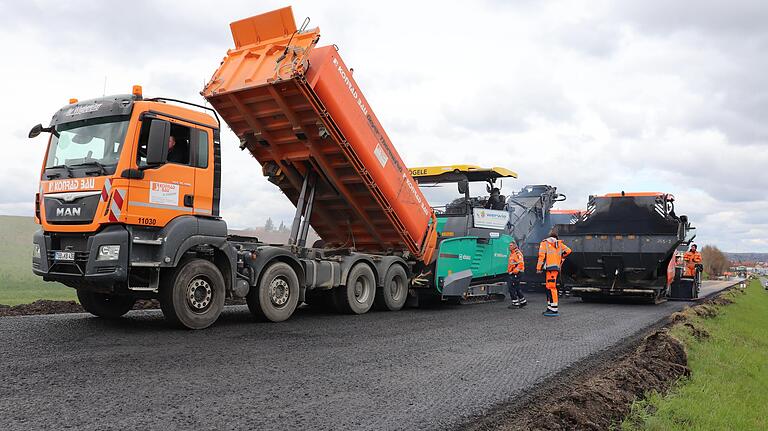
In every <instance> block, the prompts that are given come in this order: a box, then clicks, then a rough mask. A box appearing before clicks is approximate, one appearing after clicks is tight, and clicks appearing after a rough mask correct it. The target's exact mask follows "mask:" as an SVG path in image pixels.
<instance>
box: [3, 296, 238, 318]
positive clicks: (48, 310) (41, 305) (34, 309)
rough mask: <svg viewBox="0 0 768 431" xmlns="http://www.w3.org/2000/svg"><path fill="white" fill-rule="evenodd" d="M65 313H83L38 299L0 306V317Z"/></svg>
mask: <svg viewBox="0 0 768 431" xmlns="http://www.w3.org/2000/svg"><path fill="white" fill-rule="evenodd" d="M244 303H245V301H243V300H230V299H227V300H226V302H225V304H226V305H239V304H244ZM159 308H160V303H159V302H157V300H155V299H139V300H138V301H136V304H134V305H133V309H134V310H152V309H159ZM67 313H85V310H84V309H83V307H81V306H80V304H78V303H77V302H75V301H49V300H47V299H39V300H37V301H35V302H33V303H31V304H21V305H13V306H11V305H4V304H0V317H7V316H27V315H34V314H67Z"/></svg>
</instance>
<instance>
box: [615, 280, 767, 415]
mask: <svg viewBox="0 0 768 431" xmlns="http://www.w3.org/2000/svg"><path fill="white" fill-rule="evenodd" d="M732 299H734V300H735V301H736V303H734V304H731V305H728V306H726V307H723V308H722V310H721V312H720V314H718V315H717V316H716V317H714V318H711V319H701V318H694V319H693V320H692V323H693V324H694V325H695V326H696V327H699V328H703V329H705V330H706V331H708V332H709V334H710V337H709V338H705V339H703V340H697V339H695V338H694V337H693V336H692V335H691V333H690V330H689V329H688V328H686V327H684V326H682V325H677V326H675V327H674V328H673V329H672V334H673V335H674V336H675V337H677V338H678V339H680V340H681V341H682V342H683V343H684V344H685V346H686V349H687V351H688V359H689V366H690V368H691V377H690V379H687V380H684V381H681V382H679V383H678V385H677V386H676V387H675V388H674V389H673V390H672V391H671V392H670V393H669V394H668V395H667V396H661V395H659V394H656V393H654V394H650V395H649V396H648V397H647V398H646V400H644V401H642V402H638V403H635V405H634V406H633V408H632V414H631V415H630V417H629V418H628V419H627V420H625V421H624V422H623V423H622V425H621V429H624V430H637V429H644V430H725V429H728V430H765V429H768V292H766V291H765V290H764V289H763V288H761V286H760V283H759V282H758V281H753V282H752V283H750V285H749V287H748V288H747V293H746V295H734V297H733V298H732Z"/></svg>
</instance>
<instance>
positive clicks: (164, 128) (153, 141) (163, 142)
mask: <svg viewBox="0 0 768 431" xmlns="http://www.w3.org/2000/svg"><path fill="white" fill-rule="evenodd" d="M170 136H171V123H169V122H167V121H163V120H156V119H155V120H152V123H150V125H149V137H148V139H147V166H159V165H162V164H163V163H165V161H166V159H167V158H168V138H169V137H170Z"/></svg>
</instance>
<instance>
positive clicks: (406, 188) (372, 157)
mask: <svg viewBox="0 0 768 431" xmlns="http://www.w3.org/2000/svg"><path fill="white" fill-rule="evenodd" d="M231 28H232V35H233V38H234V41H235V49H233V50H230V51H228V53H227V56H226V57H225V59H224V61H223V62H222V63H221V66H220V67H219V69H218V70H217V71H216V73H215V74H214V75H213V77H212V79H211V81H210V82H209V83H208V84H207V85H206V87H205V89H204V90H203V92H202V94H203V96H204V97H205V98H206V99H207V100H208V101H209V102H210V104H211V105H212V106H213V107H214V108H215V111H214V110H213V109H210V108H206V107H203V106H199V105H195V104H191V103H187V102H182V101H178V100H173V99H165V98H144V97H143V95H142V91H141V88H140V87H138V86H136V87H134V89H133V92H132V94H127V95H119V96H110V97H102V98H98V99H91V100H87V101H77V100H74V99H73V100H71V101H70V104H69V105H67V106H65V107H63V108H61V109H60V110H59V111H58V112H57V113H56V114H55V115H54V117H53V119H52V121H51V123H50V125H49V126H48V127H43V126H42V125H37V126H35V127H34V128H33V129H32V131H31V132H30V138H33V137H35V136H38V135H39V134H40V133H42V132H48V133H50V135H51V136H50V140H49V144H48V149H47V151H46V156H45V161H44V163H43V166H42V169H41V181H40V191H39V193H38V194H37V197H36V206H35V208H36V211H35V218H36V220H37V221H38V223H40V225H41V230H40V231H38V232H37V233H36V234H35V237H34V240H33V241H34V245H33V247H34V248H33V259H32V266H33V271H34V272H35V273H36V274H38V275H40V276H42V277H43V278H44V279H45V280H49V281H58V282H61V283H64V284H66V285H68V286H70V287H73V288H75V289H77V295H78V298H79V300H80V303H81V304H82V305H83V307H84V308H85V309H86V310H87V311H89V312H91V313H93V314H95V315H98V316H102V317H107V318H115V317H119V316H121V315H123V314H125V313H126V312H127V311H128V310H129V309H130V308H131V307H132V306H133V304H134V302H135V301H136V299H138V298H156V299H159V301H160V304H161V307H162V310H163V313H164V315H165V316H166V318H167V319H168V320H169V321H171V322H173V323H176V324H178V325H179V326H182V327H187V328H192V329H199V328H205V327H207V326H209V325H211V324H212V323H213V322H215V321H216V319H217V318H218V316H219V314H220V313H221V311H222V309H223V306H224V300H225V298H245V299H246V300H247V303H248V307H249V309H250V310H251V312H252V313H253V314H254V315H255V316H257V317H259V318H262V319H264V320H270V321H282V320H285V319H287V318H289V317H290V316H291V315H292V314H293V312H294V311H295V309H296V308H297V306H298V305H299V304H301V303H302V302H310V303H313V302H318V303H326V302H331V303H332V304H333V306H334V307H336V308H338V309H340V310H342V311H346V312H349V313H357V314H360V313H365V312H367V311H368V310H369V309H370V308H371V307H372V305H373V304H374V303H377V304H378V305H379V306H380V307H381V308H382V309H388V310H399V309H400V308H402V307H403V305H404V303H405V301H406V298H407V296H408V289H409V278H410V277H411V276H412V274H414V273H416V272H417V271H422V268H423V267H424V266H426V265H429V264H430V263H431V262H432V261H433V255H434V254H435V244H436V237H437V233H436V225H437V223H436V218H435V214H434V212H433V210H432V208H430V206H429V205H428V203H427V201H426V199H425V198H424V196H423V195H422V194H421V192H420V190H419V189H418V186H417V185H416V182H415V181H414V180H413V178H412V177H411V174H410V172H409V170H408V169H407V168H406V166H405V164H404V163H403V161H402V160H401V158H400V156H399V155H398V154H397V151H396V150H395V148H394V147H393V146H392V143H391V142H390V140H389V138H388V137H387V135H386V133H385V132H384V129H383V128H382V126H381V124H380V123H379V121H378V119H377V118H376V116H375V115H374V113H373V111H372V109H371V107H370V106H369V105H368V103H367V101H366V100H365V97H364V96H363V95H362V93H361V92H360V89H359V88H358V86H357V84H356V83H355V81H354V79H353V77H352V73H351V71H350V70H349V69H347V67H346V66H345V65H344V62H343V61H342V59H341V58H340V57H339V55H338V52H337V51H336V49H335V48H334V47H332V46H325V47H317V46H316V44H317V42H318V39H319V30H318V29H309V30H307V29H305V28H302V29H297V28H296V26H295V21H294V18H293V15H292V13H291V9H290V8H284V9H279V10H276V11H273V12H270V13H267V14H263V15H259V16H255V17H252V18H248V19H245V20H241V21H237V22H235V23H232V25H231ZM201 109H202V110H206V109H207V110H208V111H210V114H212V115H210V114H208V113H201V112H200V110H201ZM216 111H218V114H220V115H221V117H223V119H224V120H225V121H226V122H227V124H228V125H229V126H230V127H231V128H232V130H233V131H234V132H235V133H236V134H237V136H238V137H239V138H240V140H241V148H243V149H247V150H248V151H249V152H250V153H251V154H252V155H253V156H254V157H255V158H256V159H257V160H258V162H259V163H260V164H261V166H262V169H263V174H264V175H265V176H267V178H268V179H269V181H271V182H273V183H274V184H276V185H277V186H278V187H279V188H280V189H281V191H282V192H283V193H284V194H285V195H286V196H287V197H288V198H289V199H290V200H291V201H292V202H293V203H294V204H295V205H296V215H295V218H294V221H293V224H292V229H291V236H290V239H289V242H288V244H286V245H281V246H275V245H268V244H264V243H261V242H259V241H258V240H257V239H256V238H246V237H232V236H228V234H227V225H226V222H225V221H224V220H223V219H222V218H221V217H220V214H219V200H220V189H221V174H222V171H221V170H222V166H221V159H220V123H219V117H218V115H217V112H216ZM241 174H242V173H241ZM310 222H311V224H312V226H313V228H314V229H315V231H317V233H318V234H319V235H320V236H321V237H322V238H323V240H324V241H325V244H324V245H322V246H319V245H317V246H313V247H307V244H306V238H307V232H308V229H309V226H310Z"/></svg>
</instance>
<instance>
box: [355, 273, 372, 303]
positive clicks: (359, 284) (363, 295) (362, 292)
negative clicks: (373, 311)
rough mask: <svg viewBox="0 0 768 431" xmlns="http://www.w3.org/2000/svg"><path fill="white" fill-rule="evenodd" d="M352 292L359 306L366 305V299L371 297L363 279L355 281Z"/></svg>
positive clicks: (367, 285) (366, 283)
mask: <svg viewBox="0 0 768 431" xmlns="http://www.w3.org/2000/svg"><path fill="white" fill-rule="evenodd" d="M353 291H354V295H355V301H357V302H358V303H359V304H366V303H367V302H368V298H369V297H370V295H371V288H370V285H369V284H368V282H367V280H366V279H365V278H363V277H359V278H358V279H357V280H355V285H354V288H353Z"/></svg>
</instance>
